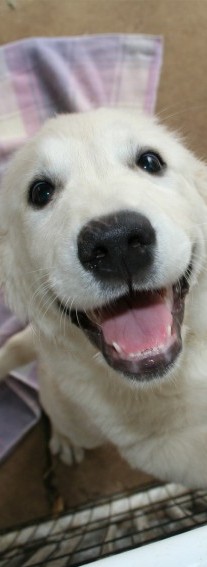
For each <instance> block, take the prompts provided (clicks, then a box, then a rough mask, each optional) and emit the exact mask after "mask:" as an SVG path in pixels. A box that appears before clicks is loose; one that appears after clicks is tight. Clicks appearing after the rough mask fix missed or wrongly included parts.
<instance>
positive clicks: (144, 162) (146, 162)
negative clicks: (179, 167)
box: [136, 152, 165, 175]
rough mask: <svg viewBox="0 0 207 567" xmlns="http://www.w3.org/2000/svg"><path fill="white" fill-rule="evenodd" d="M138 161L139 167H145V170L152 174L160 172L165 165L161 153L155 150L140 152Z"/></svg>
mask: <svg viewBox="0 0 207 567" xmlns="http://www.w3.org/2000/svg"><path fill="white" fill-rule="evenodd" d="M136 163H137V165H138V167H140V168H141V169H144V171H147V173H151V174H152V175H153V174H156V173H160V172H161V171H162V170H163V169H164V167H165V164H164V162H163V160H162V158H161V157H160V156H159V154H156V153H154V152H144V153H143V154H140V155H139V156H138V159H137V162H136Z"/></svg>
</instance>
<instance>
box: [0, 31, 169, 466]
mask: <svg viewBox="0 0 207 567" xmlns="http://www.w3.org/2000/svg"><path fill="white" fill-rule="evenodd" d="M162 47H163V45H162V39H161V38H160V37H154V36H144V35H129V34H126V35H125V34H115V35H97V36H96V35H94V36H81V37H72V38H67V37H64V38H52V39H51V38H32V39H25V40H22V41H18V42H16V43H11V44H9V45H5V46H3V47H1V48H0V177H1V174H2V173H3V170H4V169H5V167H6V165H7V163H8V161H9V158H10V157H11V155H12V153H13V152H14V151H15V150H16V149H17V148H19V147H20V146H21V145H22V144H23V143H24V142H25V141H26V140H27V139H28V137H30V136H32V135H33V134H34V133H35V132H36V131H37V130H38V128H39V127H40V126H41V124H42V123H43V122H44V121H45V119H46V118H48V117H51V116H54V115H55V114H56V113H61V112H74V111H82V110H88V109H90V108H95V107H98V106H121V105H125V106H126V105H129V106H130V105H136V106H140V107H141V108H143V109H144V110H145V111H147V112H149V113H152V112H153V110H154V106H155V101H156V93H157V86H158V82H159V75H160V68H161V63H162ZM20 328H21V325H20V323H19V322H18V321H17V319H16V318H15V316H14V315H12V314H11V313H10V312H9V310H8V309H7V308H6V307H5V305H4V302H3V298H2V297H1V296H0V345H1V344H3V343H4V342H5V340H6V339H7V338H8V337H9V336H11V335H12V334H13V333H14V332H16V331H17V330H18V329H20ZM15 378H16V379H17V378H18V380H22V382H23V383H24V384H25V382H28V383H29V384H30V385H32V386H33V385H34V370H33V369H32V371H31V372H30V373H27V372H26V373H25V372H18V373H15ZM11 389H12V392H11ZM14 391H15V395H16V394H17V393H18V395H20V396H21V388H17V386H16V385H14V381H12V380H11V377H10V378H9V379H8V380H7V382H6V385H5V384H3V385H1V387H0V408H1V412H0V416H1V417H0V458H1V457H3V456H4V455H5V454H7V452H8V450H10V448H11V447H12V446H13V444H14V443H16V442H17V440H18V439H19V438H21V436H22V435H23V434H24V433H25V432H26V431H27V430H28V428H29V427H30V426H31V424H33V423H34V421H35V420H34V419H30V416H28V411H27V419H26V418H25V419H24V417H25V416H23V413H22V412H23V405H22V403H21V404H20V403H19V400H18V404H17V400H16V398H15V396H14ZM27 394H28V392H27ZM23 398H24V402H25V401H26V396H25V392H24V393H22V399H23ZM15 400H16V401H15ZM17 405H18V408H19V409H18V411H17ZM20 405H21V407H20ZM30 409H31V403H30ZM25 411H26V408H25ZM38 415H39V414H37V413H36V414H35V416H36V417H38ZM6 416H7V418H8V416H9V419H6ZM20 418H21V419H20ZM5 420H6V422H7V423H5ZM20 421H21V423H20ZM8 422H9V431H8ZM29 424H30V425H29ZM13 432H15V438H13Z"/></svg>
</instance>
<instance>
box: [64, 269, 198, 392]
mask: <svg viewBox="0 0 207 567" xmlns="http://www.w3.org/2000/svg"><path fill="white" fill-rule="evenodd" d="M188 278H189V268H188V270H187V271H186V273H185V274H184V276H183V277H182V278H181V279H180V280H179V281H178V282H177V283H176V284H174V285H172V286H170V287H168V288H162V289H159V290H149V291H134V292H133V293H131V294H130V295H125V296H123V297H121V298H119V299H115V300H114V301H113V302H111V303H108V304H107V305H105V306H102V307H99V308H95V309H94V310H93V311H92V310H90V311H88V312H83V311H77V310H71V311H70V312H69V311H68V315H69V316H70V318H71V320H72V322H73V323H74V324H75V325H77V326H78V327H79V328H80V329H81V330H82V331H83V332H84V333H85V334H86V336H87V337H88V339H89V340H90V341H91V343H92V344H93V345H95V346H96V347H97V348H98V349H99V351H100V352H101V353H102V355H103V356H104V358H105V360H106V361H107V363H108V365H109V366H110V367H112V368H113V369H114V370H116V371H117V372H119V373H121V374H123V375H125V376H127V377H128V378H131V379H132V380H136V381H140V382H145V381H148V382H149V381H151V380H155V379H160V378H162V377H164V376H165V375H166V374H167V373H168V372H169V370H170V369H171V368H172V367H173V365H174V364H175V361H176V359H177V357H178V355H179V354H180V352H181V350H182V338H181V328H182V322H183V316H184V306H185V297H186V295H187V293H188V291H189V284H188ZM59 308H60V309H61V310H63V311H64V312H65V313H66V312H67V309H66V308H65V307H64V305H63V304H62V303H61V302H59Z"/></svg>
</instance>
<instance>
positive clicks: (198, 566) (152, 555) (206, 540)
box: [88, 526, 207, 567]
mask: <svg viewBox="0 0 207 567" xmlns="http://www.w3.org/2000/svg"><path fill="white" fill-rule="evenodd" d="M90 565H91V567H99V566H100V567H128V566H129V567H207V526H204V527H202V528H197V529H195V530H192V531H189V532H187V533H185V534H181V535H178V536H174V537H171V538H168V539H165V540H163V541H159V542H156V543H151V544H149V545H146V546H144V547H141V548H139V549H132V550H131V551H127V552H125V553H119V554H117V555H114V556H111V557H108V558H106V559H100V560H99V561H95V562H93V563H88V567H89V566H90Z"/></svg>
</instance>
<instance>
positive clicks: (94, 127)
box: [0, 109, 207, 488]
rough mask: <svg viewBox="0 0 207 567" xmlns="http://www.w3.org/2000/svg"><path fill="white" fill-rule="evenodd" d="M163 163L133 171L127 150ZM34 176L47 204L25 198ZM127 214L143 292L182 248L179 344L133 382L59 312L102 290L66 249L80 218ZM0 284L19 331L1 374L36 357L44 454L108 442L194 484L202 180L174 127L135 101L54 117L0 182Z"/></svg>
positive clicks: (205, 305) (202, 331) (204, 466)
mask: <svg viewBox="0 0 207 567" xmlns="http://www.w3.org/2000/svg"><path fill="white" fill-rule="evenodd" d="M140 147H141V148H144V149H146V148H147V149H148V148H150V149H154V150H155V151H157V152H158V153H159V154H161V156H162V157H163V159H164V161H165V162H166V163H167V170H166V172H165V174H164V175H162V176H150V175H149V174H147V173H146V172H144V171H141V170H139V169H138V168H136V167H135V163H134V161H133V156H134V155H135V154H136V152H137V149H138V148H140ZM41 172H43V173H44V174H45V175H46V176H48V175H49V176H53V178H55V180H56V183H57V186H58V190H57V194H56V195H55V198H54V201H53V203H52V205H51V206H47V207H45V208H44V209H42V210H38V211H37V210H34V209H33V208H32V207H31V206H29V205H28V201H27V194H28V186H29V184H30V182H31V180H32V179H33V178H34V177H38V174H40V173H41ZM123 209H128V210H129V209H130V210H135V211H138V212H141V213H142V214H144V215H145V216H147V217H148V219H149V220H150V222H151V224H152V225H153V227H154V228H155V230H156V235H157V254H156V272H155V276H154V280H153V282H151V285H152V286H153V287H156V288H159V287H164V286H168V285H169V284H172V283H173V282H176V281H177V280H178V279H179V278H180V277H181V276H182V274H183V273H184V272H185V270H186V268H187V266H188V264H189V261H190V258H191V254H192V251H193V264H194V266H193V277H192V281H191V287H190V292H189V295H188V296H187V299H186V304H185V316H184V324H183V327H182V337H183V350H182V353H181V355H180V356H179V358H178V360H177V361H176V364H175V365H174V368H173V370H171V371H170V372H169V374H168V376H167V377H165V378H162V379H160V380H158V379H157V380H154V381H153V382H151V383H150V384H147V382H146V383H144V384H142V385H140V383H138V382H137V383H135V382H133V381H131V380H128V379H127V378H126V377H124V376H121V375H119V374H118V373H116V372H115V371H113V370H112V369H110V368H109V367H108V366H107V363H106V362H105V361H104V360H103V358H102V355H101V354H100V353H97V350H96V348H95V347H93V346H92V345H91V344H90V343H89V341H88V339H87V338H86V337H85V335H84V334H83V333H82V332H81V331H80V330H79V329H78V328H76V327H75V326H74V325H72V324H71V323H70V320H69V317H67V316H64V315H63V314H61V313H60V312H59V311H58V309H57V306H56V303H55V297H56V296H58V297H59V298H60V299H61V300H62V301H63V302H64V303H67V306H68V307H73V309H74V308H76V309H81V310H84V309H89V308H93V307H97V306H98V305H101V304H103V303H104V302H106V300H109V299H112V298H113V294H112V292H111V294H110V295H108V296H107V297H105V295H104V292H103V291H102V290H101V288H100V286H99V284H98V283H97V282H96V281H95V280H94V279H93V276H92V274H90V273H89V272H86V271H84V269H83V267H82V266H81V264H80V263H79V260H78V257H77V245H76V239H77V235H78V233H79V231H80V230H81V227H82V226H83V225H84V224H85V223H86V222H87V221H89V220H90V219H93V217H97V216H101V215H105V214H108V213H111V212H116V211H120V210H123ZM0 234H1V240H0V261H1V280H2V285H3V288H4V291H5V295H6V297H7V300H8V302H9V304H10V306H11V307H12V308H13V309H14V310H15V312H16V313H17V315H18V316H19V317H20V318H21V319H23V320H24V319H25V320H29V321H30V322H31V327H29V328H27V330H26V331H24V332H23V333H22V334H19V335H18V336H16V337H14V338H12V339H11V340H10V341H9V342H8V343H7V345H6V346H5V347H4V348H3V349H2V351H0V376H3V375H4V374H6V372H7V371H8V370H9V369H11V367H13V366H16V365H18V364H19V363H22V362H23V361H24V362H27V361H28V360H29V359H32V358H33V357H34V356H36V355H37V357H38V359H39V382H40V397H41V401H42V404H43V406H44V408H45V411H46V412H47V414H48V415H49V417H50V419H51V423H52V427H53V437H52V440H51V450H52V451H53V452H54V453H57V452H60V453H61V456H62V458H63V460H65V461H66V462H69V463H70V462H71V451H70V448H71V446H73V448H74V451H75V456H76V459H77V460H78V461H80V460H81V458H82V456H83V449H85V448H86V449H92V448H94V447H97V446H99V445H100V444H102V443H105V442H107V441H110V442H112V443H114V445H116V447H117V448H118V450H119V451H120V453H121V455H122V456H123V457H124V458H125V459H126V460H127V461H128V462H129V463H130V465H131V466H132V467H138V468H142V469H143V470H145V471H147V472H148V473H152V474H154V475H156V476H157V477H160V478H162V479H165V480H170V481H178V482H180V483H183V484H186V485H188V486H191V487H200V488H202V487H207V271H206V266H207V263H206V257H207V249H206V246H207V175H206V167H205V166H204V164H202V163H201V162H199V161H198V160H197V159H196V158H195V157H194V156H193V155H192V154H191V153H190V152H189V151H188V150H187V149H185V148H184V146H183V144H182V143H181V142H180V140H179V139H177V137H176V136H175V135H172V134H171V133H168V131H167V130H166V129H165V128H164V127H163V126H161V125H159V124H157V122H156V120H155V119H152V118H149V117H146V116H144V115H142V114H141V113H140V112H138V111H136V110H128V109H124V110H113V109H110V110H106V109H100V110H96V111H93V112H89V113H84V114H78V115H76V114H74V115H69V116H60V117H57V118H56V119H54V120H51V121H49V122H47V123H46V124H45V126H44V127H43V128H42V130H41V131H40V132H39V133H38V134H37V135H36V136H35V138H34V139H32V140H31V141H30V142H29V143H28V144H27V145H26V146H25V147H24V148H23V149H22V150H21V151H20V152H18V153H17V155H16V156H15V158H14V159H13V161H12V163H11V166H10V167H9V169H8V172H7V174H6V176H5V179H4V182H3V187H2V191H1V210H0Z"/></svg>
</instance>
